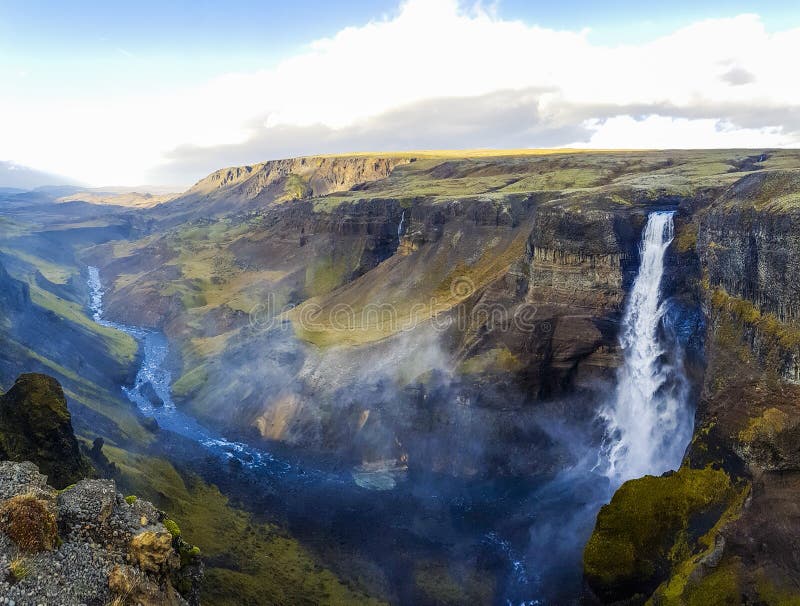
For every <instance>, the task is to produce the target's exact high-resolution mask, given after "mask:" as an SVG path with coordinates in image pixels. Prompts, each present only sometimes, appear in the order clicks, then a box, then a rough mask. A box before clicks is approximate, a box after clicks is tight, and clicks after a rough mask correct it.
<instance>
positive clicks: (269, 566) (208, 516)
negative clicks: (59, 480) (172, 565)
mask: <svg viewBox="0 0 800 606" xmlns="http://www.w3.org/2000/svg"><path fill="white" fill-rule="evenodd" d="M104 452H105V453H106V455H107V456H108V457H109V459H111V460H112V461H113V462H115V463H116V464H117V466H118V467H119V469H120V471H121V474H122V476H121V478H120V480H119V482H120V484H121V486H123V487H125V488H126V489H128V490H130V491H131V492H135V493H136V494H139V495H141V496H142V497H143V498H146V499H148V500H150V501H152V502H153V503H155V504H156V506H157V507H159V508H161V509H164V510H165V511H166V512H167V513H168V514H169V515H170V516H172V517H174V518H175V519H179V520H180V521H181V537H182V538H185V539H186V540H187V541H191V543H194V544H196V545H198V546H199V548H198V550H197V551H193V550H194V548H193V547H191V548H188V549H189V551H190V552H192V553H194V554H195V555H199V549H200V548H202V550H203V554H204V557H205V558H206V561H207V568H206V575H205V579H204V585H203V601H204V602H207V603H210V604H219V605H226V604H230V605H231V606H234V605H242V604H245V605H251V604H252V605H256V604H263V603H270V604H311V603H314V604H330V605H341V606H344V605H350V604H353V605H357V604H369V605H376V606H377V604H379V603H380V602H379V601H377V600H374V599H371V598H368V597H367V596H366V595H365V594H364V593H363V592H362V591H360V590H358V589H357V588H354V587H352V586H351V585H345V584H344V583H342V582H341V581H340V580H339V579H337V577H336V576H335V575H334V574H333V573H332V572H330V571H329V570H326V569H325V568H323V567H321V566H320V565H319V564H318V563H316V562H315V560H314V558H313V557H312V555H311V554H310V553H309V552H308V551H307V550H306V549H305V548H303V547H302V546H301V545H300V544H299V543H298V542H297V541H296V540H294V539H292V538H291V537H289V536H287V535H286V534H284V533H283V532H282V531H281V530H280V529H279V528H278V527H276V526H272V525H269V524H263V523H259V522H256V521H255V520H253V518H252V517H251V516H250V515H249V514H247V513H245V512H242V511H239V510H237V509H235V508H234V507H233V506H231V505H230V503H229V502H228V500H227V498H226V497H225V496H224V495H222V494H221V493H220V492H219V490H218V489H217V488H216V487H214V486H209V485H207V484H205V483H204V482H203V481H202V480H200V479H199V478H198V477H196V476H184V475H182V474H181V473H179V472H178V471H177V470H176V469H175V467H173V466H172V465H171V464H170V463H168V462H167V461H165V460H164V459H160V458H155V457H150V456H145V455H138V454H133V453H130V452H126V451H124V450H121V449H119V448H114V447H108V446H107V447H106V448H105V449H104ZM187 555H188V552H187ZM215 562H217V563H216V564H215Z"/></svg>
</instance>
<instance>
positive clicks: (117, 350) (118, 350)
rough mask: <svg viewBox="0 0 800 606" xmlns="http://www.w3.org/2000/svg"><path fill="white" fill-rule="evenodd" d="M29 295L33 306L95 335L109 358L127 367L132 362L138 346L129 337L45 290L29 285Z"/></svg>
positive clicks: (75, 304)
mask: <svg viewBox="0 0 800 606" xmlns="http://www.w3.org/2000/svg"><path fill="white" fill-rule="evenodd" d="M30 293H31V301H32V302H33V303H34V304H36V305H38V306H39V307H42V308H44V309H47V310H48V311H51V312H53V313H54V314H56V315H57V316H59V317H60V318H62V319H64V320H66V321H68V322H72V323H74V324H77V325H78V326H80V327H81V328H82V329H84V330H86V331H88V332H90V333H92V334H95V335H97V337H98V338H99V340H100V341H102V342H103V343H104V344H105V346H106V348H107V350H108V353H109V354H110V355H111V357H112V358H113V359H114V360H116V361H118V362H119V363H120V364H122V365H127V364H131V363H132V362H133V361H134V359H135V357H136V353H137V351H138V350H139V346H138V345H137V343H136V340H135V339H134V338H133V337H131V336H130V335H128V334H126V333H124V332H122V331H120V330H116V329H114V328H110V327H108V326H101V325H100V324H97V323H96V322H94V321H93V320H92V319H91V318H89V317H88V316H87V315H86V313H85V312H84V310H83V308H82V307H81V306H80V305H78V304H77V303H73V302H72V301H66V300H64V299H62V298H60V297H58V296H56V295H54V294H52V293H51V292H49V291H47V290H44V289H42V288H39V287H38V286H36V285H35V284H31V285H30Z"/></svg>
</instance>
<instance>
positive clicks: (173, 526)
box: [163, 518, 181, 539]
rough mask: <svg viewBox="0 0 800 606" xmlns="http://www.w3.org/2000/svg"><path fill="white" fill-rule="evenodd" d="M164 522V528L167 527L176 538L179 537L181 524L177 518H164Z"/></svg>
mask: <svg viewBox="0 0 800 606" xmlns="http://www.w3.org/2000/svg"><path fill="white" fill-rule="evenodd" d="M163 524H164V528H166V529H167V532H169V533H170V534H171V535H172V536H173V537H174V538H176V539H177V538H178V537H179V536H181V529H180V526H178V523H177V522H176V521H175V520H171V519H170V518H167V519H166V520H164V522H163Z"/></svg>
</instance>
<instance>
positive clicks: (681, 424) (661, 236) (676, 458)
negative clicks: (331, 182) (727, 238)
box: [600, 212, 692, 484]
mask: <svg viewBox="0 0 800 606" xmlns="http://www.w3.org/2000/svg"><path fill="white" fill-rule="evenodd" d="M672 215H673V213H671V212H654V213H652V214H650V216H649V217H648V220H647V225H646V226H645V229H644V233H643V235H642V243H641V245H640V252H641V254H640V257H641V265H640V267H639V273H638V275H637V276H636V280H635V281H634V283H633V288H632V289H631V293H630V298H629V300H628V304H627V306H626V308H625V314H624V316H623V320H622V330H621V331H620V337H619V344H620V348H621V349H622V352H623V356H624V361H623V365H622V367H621V368H620V369H619V371H618V374H617V387H616V391H615V393H614V396H613V398H612V399H611V401H610V402H608V403H607V404H606V405H605V406H604V407H603V408H602V409H601V412H600V417H601V418H602V420H603V421H604V422H605V425H606V437H605V441H604V444H603V447H602V451H601V466H602V467H603V468H604V471H605V473H606V475H607V476H608V477H609V478H610V479H611V480H612V482H614V483H615V484H621V483H622V482H624V481H625V480H628V479H631V478H636V477H641V476H643V475H646V474H653V475H659V474H661V473H663V472H665V471H667V470H669V469H675V468H677V467H678V466H679V465H680V462H681V458H682V457H683V452H684V449H685V447H686V444H687V443H688V441H689V438H690V437H691V430H692V427H691V425H692V418H691V411H690V410H689V407H688V403H687V400H688V397H687V396H688V386H687V381H686V378H685V376H684V374H683V368H682V355H683V352H682V349H681V347H680V346H679V345H678V344H677V341H676V340H675V339H674V338H673V339H670V338H668V337H669V334H668V332H669V331H668V330H666V329H668V326H665V325H664V323H663V320H664V314H665V311H666V306H665V303H664V301H662V300H661V277H662V275H663V273H664V256H665V253H666V251H667V248H668V247H669V245H670V243H671V242H672V239H673V236H674V231H673V223H672ZM660 329H661V330H660Z"/></svg>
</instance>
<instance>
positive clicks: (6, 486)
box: [0, 461, 202, 606]
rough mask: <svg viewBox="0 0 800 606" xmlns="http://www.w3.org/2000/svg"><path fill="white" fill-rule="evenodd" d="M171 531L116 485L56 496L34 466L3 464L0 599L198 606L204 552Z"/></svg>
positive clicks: (100, 483)
mask: <svg viewBox="0 0 800 606" xmlns="http://www.w3.org/2000/svg"><path fill="white" fill-rule="evenodd" d="M173 524H174V523H173ZM169 526H170V520H168V519H167V518H166V516H165V514H164V513H163V512H161V511H159V510H157V509H156V508H155V507H153V506H152V505H151V504H150V503H148V502H146V501H143V500H140V499H135V498H127V499H126V498H123V496H122V494H120V493H118V492H117V491H116V487H115V485H114V482H113V481H110V480H81V481H79V482H78V483H77V484H75V485H73V486H68V487H67V488H65V489H64V490H62V491H57V490H55V489H54V488H51V487H50V486H49V485H48V484H47V479H46V477H45V476H44V475H42V474H40V473H39V472H38V470H37V468H36V466H35V465H33V464H32V463H29V462H24V463H16V462H11V461H2V462H0V597H2V599H3V600H5V601H4V602H3V603H5V604H18V605H20V606H22V605H28V604H31V605H34V604H64V605H76V606H77V605H78V604H111V603H113V604H120V605H123V604H141V605H143V606H157V605H162V604H172V605H180V604H198V603H199V600H198V590H199V579H200V576H201V575H202V565H201V564H200V561H199V557H198V556H199V551H198V550H197V549H196V548H192V546H190V545H187V544H185V543H183V542H182V541H181V540H180V538H179V537H176V536H173V534H172V533H170V531H169V530H168V527H169ZM176 584H178V585H179V586H180V587H181V589H182V591H183V592H184V595H181V594H180V593H179V592H178V591H177V590H176V588H175V585H176Z"/></svg>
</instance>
